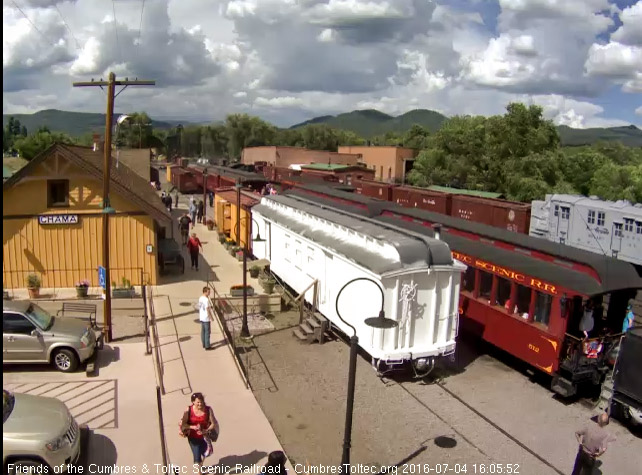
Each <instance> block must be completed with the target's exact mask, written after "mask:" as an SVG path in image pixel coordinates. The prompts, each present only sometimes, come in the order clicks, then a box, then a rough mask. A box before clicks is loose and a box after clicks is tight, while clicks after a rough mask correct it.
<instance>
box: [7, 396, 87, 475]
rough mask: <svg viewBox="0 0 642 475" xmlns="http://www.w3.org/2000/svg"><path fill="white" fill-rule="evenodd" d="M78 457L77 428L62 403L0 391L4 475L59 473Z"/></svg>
mask: <svg viewBox="0 0 642 475" xmlns="http://www.w3.org/2000/svg"><path fill="white" fill-rule="evenodd" d="M79 457H80V429H79V427H78V424H77V423H76V421H75V420H74V418H73V416H72V415H71V413H70V412H69V409H67V406H65V404H64V403H63V402H61V401H59V400H58V399H55V398H52V397H43V396H32V395H30V394H19V393H11V392H9V391H6V390H4V389H3V390H2V466H3V473H6V474H9V475H12V474H25V473H26V474H36V473H37V474H42V473H46V474H53V473H54V470H53V467H57V468H56V472H55V473H60V470H59V469H58V467H60V466H61V464H62V465H63V467H62V468H63V469H64V470H63V471H66V470H67V468H68V467H67V465H68V464H73V465H75V464H76V463H77V462H78V459H79Z"/></svg>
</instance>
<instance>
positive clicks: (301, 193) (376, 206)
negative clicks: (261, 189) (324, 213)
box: [284, 185, 388, 217]
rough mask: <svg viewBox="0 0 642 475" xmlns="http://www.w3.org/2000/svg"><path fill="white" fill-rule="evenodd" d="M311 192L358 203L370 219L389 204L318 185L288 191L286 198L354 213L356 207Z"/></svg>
mask: <svg viewBox="0 0 642 475" xmlns="http://www.w3.org/2000/svg"><path fill="white" fill-rule="evenodd" d="M309 192H312V193H323V194H325V195H327V196H330V197H332V198H337V199H340V200H346V199H347V200H349V201H354V202H357V203H359V204H360V205H362V206H364V207H365V208H366V209H367V210H368V213H366V216H369V217H373V216H377V215H379V214H381V211H382V210H383V209H384V208H385V207H386V206H387V204H388V202H387V201H383V200H377V199H368V198H367V197H365V196H363V195H359V194H355V193H350V192H346V191H341V190H337V189H333V188H330V187H327V186H317V185H307V186H303V187H300V189H299V188H292V189H290V190H287V191H286V192H285V193H284V194H285V195H286V196H293V197H296V198H300V199H307V200H309V201H313V202H315V203H319V204H323V205H326V206H331V207H333V208H337V209H340V210H342V211H348V212H354V211H353V210H354V206H352V205H350V204H348V203H339V202H337V201H334V200H332V199H331V198H324V197H321V196H318V195H312V194H311V193H309ZM346 193H347V194H348V198H346V196H345V194H346ZM359 214H363V213H359Z"/></svg>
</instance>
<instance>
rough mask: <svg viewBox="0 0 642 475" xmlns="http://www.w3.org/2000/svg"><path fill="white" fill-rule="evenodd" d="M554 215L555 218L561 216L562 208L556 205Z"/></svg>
mask: <svg viewBox="0 0 642 475" xmlns="http://www.w3.org/2000/svg"><path fill="white" fill-rule="evenodd" d="M554 214H555V216H559V214H560V207H559V205H555V213H554Z"/></svg>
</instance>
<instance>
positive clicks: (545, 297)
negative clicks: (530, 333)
mask: <svg viewBox="0 0 642 475" xmlns="http://www.w3.org/2000/svg"><path fill="white" fill-rule="evenodd" d="M534 292H535V293H536V294H537V295H536V297H535V315H533V321H534V322H537V323H541V324H543V325H547V326H548V321H549V320H550V318H551V303H552V302H553V296H552V295H549V294H544V293H542V292H538V291H536V290H534Z"/></svg>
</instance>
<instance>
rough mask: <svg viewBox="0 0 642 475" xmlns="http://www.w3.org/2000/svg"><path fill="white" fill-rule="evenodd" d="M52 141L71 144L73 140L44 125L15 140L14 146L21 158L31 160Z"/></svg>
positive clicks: (52, 142)
mask: <svg viewBox="0 0 642 475" xmlns="http://www.w3.org/2000/svg"><path fill="white" fill-rule="evenodd" d="M54 143H66V144H73V143H74V141H73V140H72V139H71V137H69V136H68V135H66V134H62V133H56V132H50V131H49V130H48V129H47V128H46V127H43V128H42V129H41V130H39V131H38V132H36V133H35V134H32V135H28V136H26V137H21V138H19V139H18V140H16V142H15V148H16V150H17V151H18V153H19V154H20V156H21V157H22V158H24V159H25V160H31V159H32V158H34V157H35V156H36V155H38V154H40V153H41V152H44V151H45V150H47V149H48V148H49V147H50V146H51V145H53V144H54Z"/></svg>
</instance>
